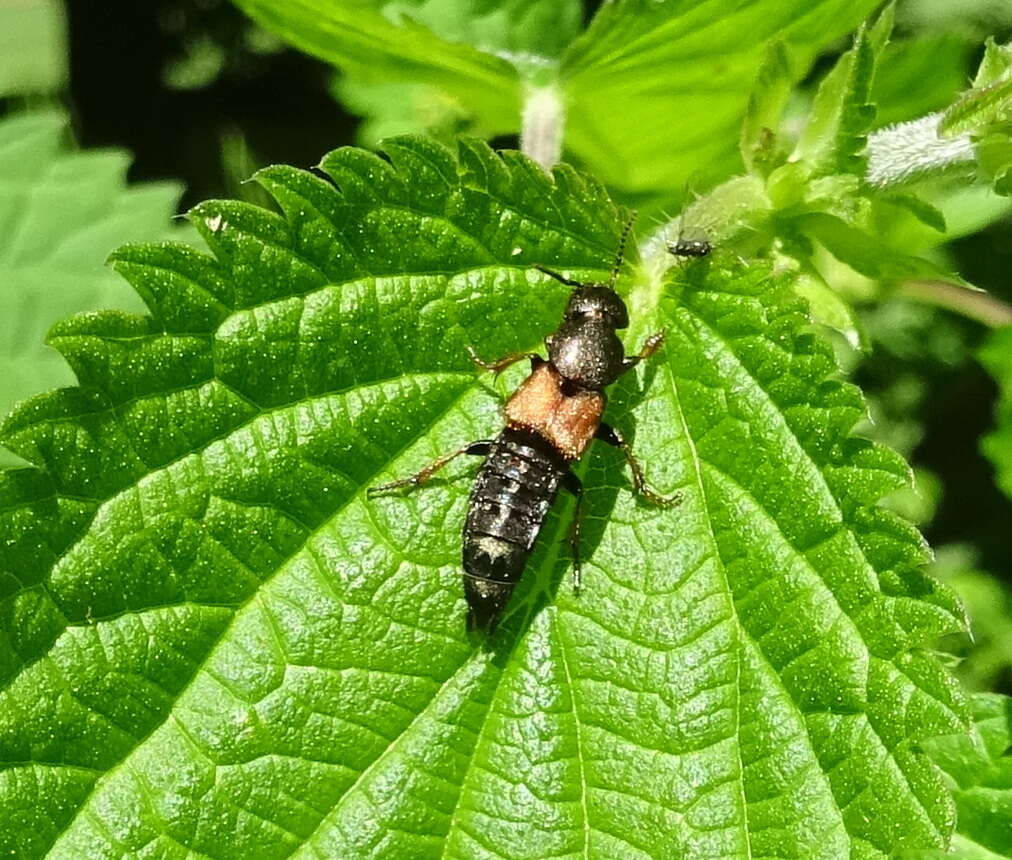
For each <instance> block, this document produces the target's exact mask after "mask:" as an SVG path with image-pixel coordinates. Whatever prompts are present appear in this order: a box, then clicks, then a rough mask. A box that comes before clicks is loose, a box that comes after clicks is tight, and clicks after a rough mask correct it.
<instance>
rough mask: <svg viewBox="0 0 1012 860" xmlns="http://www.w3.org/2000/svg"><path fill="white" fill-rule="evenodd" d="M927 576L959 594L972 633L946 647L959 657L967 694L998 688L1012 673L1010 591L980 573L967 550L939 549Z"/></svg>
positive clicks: (1011, 591)
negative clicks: (940, 581)
mask: <svg viewBox="0 0 1012 860" xmlns="http://www.w3.org/2000/svg"><path fill="white" fill-rule="evenodd" d="M931 572H932V574H933V575H935V576H937V577H938V578H939V579H941V580H942V582H944V583H946V584H947V585H948V586H949V587H950V588H952V590H953V591H955V592H956V594H957V595H959V598H960V600H961V601H962V602H963V605H964V606H965V607H966V614H967V616H969V619H970V633H969V635H966V636H958V637H955V639H956V640H957V641H954V642H950V641H946V642H945V643H944V644H945V646H946V649H947V650H948V651H951V652H952V653H953V654H955V655H956V656H957V657H958V658H959V664H958V665H957V667H956V675H957V676H958V677H959V678H960V679H961V680H962V681H963V683H964V684H965V685H966V687H967V688H968V689H971V690H990V689H996V688H999V687H1000V685H1001V683H1002V679H1003V678H1004V677H1008V676H1009V674H1010V673H1012V589H1010V588H1009V587H1008V586H1007V585H1006V584H1005V583H1004V582H1003V581H1002V580H1001V579H1000V578H998V577H996V576H993V575H991V574H988V573H985V572H984V571H982V570H980V568H979V567H978V566H977V564H976V559H975V558H974V554H973V553H972V552H971V551H968V549H967V548H966V547H963V546H947V547H946V546H943V547H941V548H940V549H938V550H937V551H936V559H935V562H934V563H933V564H932V566H931Z"/></svg>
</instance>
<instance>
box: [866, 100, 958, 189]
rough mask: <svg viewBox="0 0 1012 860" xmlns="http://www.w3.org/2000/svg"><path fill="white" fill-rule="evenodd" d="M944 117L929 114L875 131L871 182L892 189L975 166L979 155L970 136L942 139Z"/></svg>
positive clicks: (870, 156)
mask: <svg viewBox="0 0 1012 860" xmlns="http://www.w3.org/2000/svg"><path fill="white" fill-rule="evenodd" d="M941 118H942V115H941V114H940V113H930V114H927V115H926V116H922V117H919V118H918V119H914V120H911V121H910V122H901V123H899V124H898V125H891V126H889V127H887V128H881V129H879V130H878V131H875V132H872V133H871V134H870V135H869V136H868V172H867V175H866V177H865V178H866V179H867V180H868V182H869V183H871V184H872V185H874V186H876V187H878V188H891V187H894V186H898V185H903V184H905V183H908V182H914V181H916V180H918V179H925V178H928V177H930V176H938V175H940V174H944V173H949V172H951V171H952V170H954V169H962V170H965V169H967V168H969V167H971V166H972V165H973V164H975V163H976V160H977V153H976V151H975V149H974V145H973V141H972V140H971V139H970V136H969V135H967V134H961V135H957V136H955V137H949V138H946V137H939V135H938V123H939V121H940V120H941Z"/></svg>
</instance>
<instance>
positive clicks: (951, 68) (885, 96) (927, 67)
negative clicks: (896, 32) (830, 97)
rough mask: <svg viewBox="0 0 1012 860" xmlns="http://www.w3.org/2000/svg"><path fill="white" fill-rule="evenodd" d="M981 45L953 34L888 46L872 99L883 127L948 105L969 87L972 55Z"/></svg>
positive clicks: (877, 71) (908, 40) (876, 74)
mask: <svg viewBox="0 0 1012 860" xmlns="http://www.w3.org/2000/svg"><path fill="white" fill-rule="evenodd" d="M977 47H978V43H977V42H976V41H974V40H971V39H968V38H967V37H965V36H958V35H955V34H953V33H951V32H946V33H940V34H938V35H933V36H925V35H921V36H919V37H918V38H916V39H901V40H899V41H894V42H890V43H889V44H888V45H886V49H885V52H884V53H883V55H882V59H881V61H880V62H879V65H878V68H877V69H876V70H875V82H874V84H873V85H872V91H871V99H870V100H871V101H872V102H873V103H874V104H875V107H876V111H875V125H876V126H878V127H881V126H886V125H892V124H893V123H897V122H904V121H907V120H912V119H914V118H916V117H919V116H924V115H925V114H929V113H933V112H935V111H940V110H942V109H943V108H945V107H948V106H949V105H950V104H951V103H952V102H953V101H954V100H955V98H956V96H957V95H958V94H959V93H960V92H961V91H962V90H963V89H964V88H965V87H966V69H967V65H968V61H969V58H970V56H971V54H972V53H973V51H974V50H975V49H976V48H977Z"/></svg>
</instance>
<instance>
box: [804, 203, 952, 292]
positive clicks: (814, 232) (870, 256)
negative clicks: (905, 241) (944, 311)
mask: <svg viewBox="0 0 1012 860" xmlns="http://www.w3.org/2000/svg"><path fill="white" fill-rule="evenodd" d="M793 222H794V224H795V225H796V226H797V227H798V228H799V229H801V230H802V231H804V233H805V234H807V235H808V236H811V237H812V238H813V239H816V240H817V241H819V242H820V243H821V244H822V245H823V246H825V248H826V250H828V251H829V252H830V253H831V254H832V255H833V256H834V257H836V259H838V260H840V261H841V262H843V263H846V264H847V265H848V266H850V267H851V268H853V269H854V270H855V271H857V272H860V273H861V274H862V275H864V276H866V277H868V278H875V279H876V280H879V281H884V282H886V283H897V282H899V281H905V280H909V279H917V278H928V279H932V278H941V279H944V280H946V281H954V282H956V283H959V282H960V281H959V279H958V278H957V277H956V276H955V275H953V274H950V273H948V272H946V271H945V270H944V269H942V268H941V267H940V266H938V265H937V264H935V263H933V262H931V261H930V260H927V259H925V258H923V257H915V256H913V255H911V254H904V253H902V252H900V251H897V250H896V249H895V248H893V247H891V246H889V245H887V244H885V243H884V242H882V241H881V239H879V237H877V236H875V235H873V234H872V233H870V232H868V231H866V230H863V229H861V228H860V227H858V226H855V225H854V224H851V223H848V222H847V221H844V220H843V219H842V218H838V217H837V216H835V215H829V214H827V213H824V212H813V213H811V214H806V215H800V216H798V217H797V218H794V219H793Z"/></svg>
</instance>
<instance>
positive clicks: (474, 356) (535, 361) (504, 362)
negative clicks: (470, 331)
mask: <svg viewBox="0 0 1012 860" xmlns="http://www.w3.org/2000/svg"><path fill="white" fill-rule="evenodd" d="M467 354H468V355H469V356H471V361H473V362H474V363H475V364H477V365H478V367H481V368H484V369H485V370H491V371H492V372H493V373H495V374H496V376H498V375H499V374H500V373H502V372H503V371H504V370H505V369H506V368H507V367H509V366H510V365H511V364H516V363H517V362H518V361H523V360H524V359H525V358H529V359H530V360H531V370H535V369H536V368H537V367H538V366H539V365H542V364H544V363H545V360H544V359H543V358H542V357H541V356H540V355H538V354H537V353H536V352H511V353H510V354H509V355H506V356H503V357H502V358H500V359H497V360H496V361H485V359H483V358H481V357H480V356H479V355H478V353H477V352H475V350H474V347H473V346H471V345H470V344H468V346H467Z"/></svg>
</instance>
